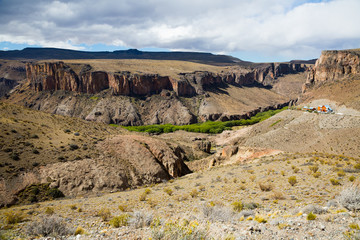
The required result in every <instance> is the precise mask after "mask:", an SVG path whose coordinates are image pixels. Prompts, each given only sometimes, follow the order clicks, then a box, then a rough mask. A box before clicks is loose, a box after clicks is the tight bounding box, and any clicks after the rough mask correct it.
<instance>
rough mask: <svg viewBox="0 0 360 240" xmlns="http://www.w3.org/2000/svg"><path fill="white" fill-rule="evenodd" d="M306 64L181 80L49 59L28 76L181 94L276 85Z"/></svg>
mask: <svg viewBox="0 0 360 240" xmlns="http://www.w3.org/2000/svg"><path fill="white" fill-rule="evenodd" d="M305 70H306V65H303V64H296V63H272V64H263V65H261V66H259V67H257V68H241V67H233V68H231V69H228V70H226V71H222V72H221V73H214V72H209V71H195V72H192V73H181V74H180V75H179V77H178V78H177V79H174V78H171V77H169V76H160V75H158V74H136V73H130V72H126V71H121V72H115V73H113V72H105V71H93V70H92V68H91V66H89V65H83V66H82V67H81V68H80V71H79V72H75V71H74V69H72V68H71V67H70V66H69V65H68V64H65V63H64V62H45V63H36V64H30V63H28V64H27V65H26V77H27V81H28V83H29V84H30V86H31V88H32V89H33V90H35V91H46V90H65V91H72V92H81V93H90V94H95V93H98V92H101V91H102V90H104V89H111V91H112V93H113V94H114V95H124V96H132V95H136V96H139V95H140V96H141V95H142V96H144V95H151V94H158V93H160V92H161V91H162V90H163V89H166V90H173V91H175V93H176V94H177V95H178V96H193V95H195V94H204V88H208V87H213V86H217V85H221V84H224V83H225V84H237V85H251V84H254V83H260V84H263V85H265V86H266V85H272V84H273V82H274V81H275V79H276V78H277V77H279V76H281V75H283V74H289V73H296V72H299V71H305Z"/></svg>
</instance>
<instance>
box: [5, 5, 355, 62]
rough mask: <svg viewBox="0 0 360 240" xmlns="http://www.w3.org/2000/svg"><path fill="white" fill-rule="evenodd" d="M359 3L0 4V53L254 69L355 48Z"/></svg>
mask: <svg viewBox="0 0 360 240" xmlns="http://www.w3.org/2000/svg"><path fill="white" fill-rule="evenodd" d="M359 12H360V0H172V1H170V0H147V1H145V0H136V1H134V0H101V1H99V0H76V1H70V0H56V1H53V0H31V1H29V0H0V50H14V49H19V50H21V49H23V48H25V47H56V48H66V49H76V50H86V51H113V50H124V49H129V48H136V49H139V50H143V51H199V52H211V53H214V54H226V55H231V56H234V57H237V58H240V59H242V60H246V61H253V62H280V61H288V60H294V59H313V58H318V57H319V56H320V54H321V51H322V50H331V49H339V50H340V49H350V48H360V14H359Z"/></svg>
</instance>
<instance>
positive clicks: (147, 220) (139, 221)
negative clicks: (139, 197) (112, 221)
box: [128, 212, 154, 228]
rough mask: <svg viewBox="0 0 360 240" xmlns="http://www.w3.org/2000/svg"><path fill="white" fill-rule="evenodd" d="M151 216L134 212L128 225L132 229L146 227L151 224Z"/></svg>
mask: <svg viewBox="0 0 360 240" xmlns="http://www.w3.org/2000/svg"><path fill="white" fill-rule="evenodd" d="M153 218H154V217H153V215H152V214H144V213H142V212H134V214H133V215H132V217H131V218H130V219H129V221H128V224H129V225H130V226H132V227H134V228H143V227H148V226H150V225H151V223H152V222H153Z"/></svg>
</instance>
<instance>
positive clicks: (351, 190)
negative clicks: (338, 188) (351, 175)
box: [338, 184, 360, 211]
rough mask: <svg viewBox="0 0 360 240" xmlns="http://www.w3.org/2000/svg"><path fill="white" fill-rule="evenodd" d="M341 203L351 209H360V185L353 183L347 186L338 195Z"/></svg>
mask: <svg viewBox="0 0 360 240" xmlns="http://www.w3.org/2000/svg"><path fill="white" fill-rule="evenodd" d="M338 200H339V203H340V204H341V205H342V206H343V207H344V208H346V209H348V210H350V211H357V210H360V187H359V185H358V184H356V185H355V184H353V185H351V186H350V187H348V188H345V189H344V190H343V191H342V192H341V193H340V195H339V197H338Z"/></svg>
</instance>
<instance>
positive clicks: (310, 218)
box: [306, 212, 316, 221]
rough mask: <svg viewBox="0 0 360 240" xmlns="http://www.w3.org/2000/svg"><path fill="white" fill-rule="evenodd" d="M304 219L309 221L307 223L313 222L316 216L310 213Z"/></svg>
mask: <svg viewBox="0 0 360 240" xmlns="http://www.w3.org/2000/svg"><path fill="white" fill-rule="evenodd" d="M306 219H307V220H309V221H312V220H315V219H316V215H315V214H313V213H312V212H310V213H309V214H308V215H307V217H306Z"/></svg>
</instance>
